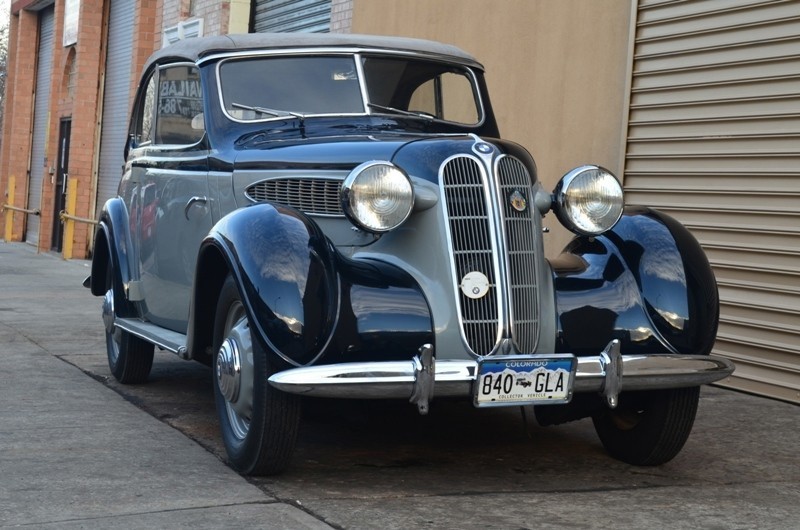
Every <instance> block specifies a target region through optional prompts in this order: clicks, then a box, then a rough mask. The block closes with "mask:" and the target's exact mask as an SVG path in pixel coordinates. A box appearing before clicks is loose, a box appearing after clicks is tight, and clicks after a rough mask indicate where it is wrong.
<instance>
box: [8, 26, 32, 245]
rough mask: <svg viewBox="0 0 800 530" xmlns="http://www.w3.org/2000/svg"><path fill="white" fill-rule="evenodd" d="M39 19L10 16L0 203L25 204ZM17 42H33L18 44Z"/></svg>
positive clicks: (18, 230)
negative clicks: (0, 199) (11, 189)
mask: <svg viewBox="0 0 800 530" xmlns="http://www.w3.org/2000/svg"><path fill="white" fill-rule="evenodd" d="M38 34H39V19H38V16H37V15H36V13H30V12H27V11H21V12H20V13H19V14H16V15H12V16H11V19H10V25H9V50H8V65H7V72H8V74H7V75H8V78H7V81H6V97H5V100H4V102H3V104H4V105H5V115H4V116H5V117H4V122H3V148H2V159H1V160H0V191H2V194H3V204H13V205H14V206H21V207H22V206H26V202H27V198H28V191H27V178H28V177H27V175H28V164H29V163H30V149H31V138H30V134H29V132H30V130H31V128H32V127H33V113H32V110H31V109H32V108H33V93H34V85H35V83H36V68H35V65H36V45H35V43H36V42H37V41H38ZM19 43H33V45H30V44H27V45H25V44H23V45H20V44H19ZM11 176H13V177H15V180H16V193H15V194H14V197H8V196H7V191H8V181H9V177H11ZM24 218H25V216H24V215H23V214H21V213H15V214H14V217H13V232H12V241H20V240H21V239H22V234H23V229H24V226H23V223H24ZM5 219H6V216H5V213H4V214H3V215H2V216H0V228H2V231H0V234H4V233H5Z"/></svg>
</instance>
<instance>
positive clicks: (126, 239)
mask: <svg viewBox="0 0 800 530" xmlns="http://www.w3.org/2000/svg"><path fill="white" fill-rule="evenodd" d="M129 220H130V218H129V216H128V209H127V208H126V207H125V203H124V202H123V201H122V199H120V198H119V197H116V198H112V199H109V200H108V201H106V203H105V204H104V205H103V210H102V212H101V213H100V219H99V220H98V224H97V229H96V231H95V236H94V247H93V248H94V253H93V255H92V268H91V280H90V289H91V293H92V294H93V295H95V296H103V295H105V294H106V291H108V289H109V288H110V287H111V286H110V285H108V284H107V283H106V278H107V273H108V267H111V270H112V276H111V281H112V282H113V287H114V310H115V312H116V314H117V315H119V316H122V317H131V316H136V314H137V312H136V308H135V306H134V305H133V304H132V303H130V302H129V301H128V300H127V297H126V294H125V293H126V289H125V287H126V286H127V285H128V283H129V282H130V281H131V280H132V279H133V277H132V272H131V267H130V258H129V256H130V253H131V249H132V248H133V246H132V245H131V239H130V230H129V229H128V225H129Z"/></svg>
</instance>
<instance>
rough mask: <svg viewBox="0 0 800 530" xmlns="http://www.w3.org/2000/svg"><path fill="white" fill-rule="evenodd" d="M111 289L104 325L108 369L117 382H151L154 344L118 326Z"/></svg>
mask: <svg viewBox="0 0 800 530" xmlns="http://www.w3.org/2000/svg"><path fill="white" fill-rule="evenodd" d="M110 274H111V271H110V267H109V279H108V282H107V283H108V285H109V286H110V288H109V289H108V291H107V292H106V295H105V298H104V299H103V322H104V325H105V328H106V354H107V355H108V367H109V369H110V370H111V374H112V375H113V376H114V377H115V378H116V380H117V381H119V382H120V383H123V384H138V383H144V382H145V381H147V377H148V376H149V375H150V369H151V368H152V367H153V349H154V348H153V345H152V344H151V343H149V342H147V341H146V340H143V339H140V338H139V337H136V336H134V335H131V334H130V333H128V332H127V331H124V330H121V329H120V328H118V327H117V326H116V325H115V323H114V322H115V320H116V313H115V311H114V288H113V283H112V281H111V279H110Z"/></svg>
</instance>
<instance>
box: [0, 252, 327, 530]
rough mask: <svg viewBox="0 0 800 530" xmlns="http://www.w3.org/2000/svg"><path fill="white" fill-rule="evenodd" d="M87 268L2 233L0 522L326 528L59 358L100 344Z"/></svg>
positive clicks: (61, 525)
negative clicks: (91, 308)
mask: <svg viewBox="0 0 800 530" xmlns="http://www.w3.org/2000/svg"><path fill="white" fill-rule="evenodd" d="M88 272H89V263H88V262H83V261H68V262H65V261H62V260H61V259H60V258H59V257H57V256H53V255H49V254H38V255H37V254H36V252H35V250H34V249H33V248H31V247H29V246H27V245H25V244H6V243H0V359H2V363H0V403H2V407H0V527H6V526H35V527H37V528H50V527H53V528H55V527H57V528H84V527H103V528H122V527H124V528H152V527H156V528H158V527H170V528H180V527H192V528H232V527H268V528H292V529H297V528H330V527H329V526H328V525H326V524H324V523H322V522H321V521H319V520H318V519H316V518H315V517H313V516H311V515H309V514H307V513H306V512H304V511H302V510H301V509H299V508H297V507H295V506H293V505H291V504H288V503H285V502H281V501H279V500H277V499H275V498H273V497H270V496H268V495H266V494H265V493H264V492H262V491H261V490H260V489H259V488H257V487H256V486H254V485H252V484H250V483H249V482H248V481H247V480H245V479H244V478H242V477H241V476H239V475H238V474H236V473H235V472H234V471H232V470H231V469H230V468H228V467H227V466H226V465H225V464H224V463H223V462H221V461H220V460H219V459H218V458H217V457H215V456H214V455H213V454H211V453H209V452H208V451H206V450H204V449H203V448H201V447H200V446H199V445H197V444H196V443H195V442H193V441H192V440H190V439H189V438H187V437H186V436H184V435H183V434H181V433H180V432H178V431H176V430H175V429H173V428H172V427H170V426H168V425H166V424H164V423H162V422H160V421H158V420H157V419H155V418H153V417H152V416H150V415H149V414H147V413H146V412H144V411H142V410H140V409H138V408H137V407H136V406H134V405H133V404H131V403H129V402H128V401H126V400H125V399H123V398H122V397H121V396H120V395H119V394H117V393H115V392H113V391H112V390H110V389H109V388H107V387H105V386H104V385H102V384H101V383H100V382H98V381H96V380H95V379H93V378H91V377H88V376H87V375H86V374H84V373H83V372H81V371H80V370H79V369H78V368H76V367H75V366H73V365H71V364H68V363H67V362H65V361H64V360H62V357H65V356H69V355H74V354H77V353H80V352H81V351H84V350H86V349H91V350H97V351H99V352H102V351H105V344H104V337H103V333H102V329H101V327H100V319H99V315H100V300H99V299H98V298H93V297H91V296H89V293H88V291H87V290H86V289H84V288H83V287H82V286H81V282H82V280H83V279H84V278H85V277H86V276H87V275H88ZM87 304H92V305H95V306H96V307H97V311H96V317H97V318H87V311H86V308H87ZM95 353H97V352H95Z"/></svg>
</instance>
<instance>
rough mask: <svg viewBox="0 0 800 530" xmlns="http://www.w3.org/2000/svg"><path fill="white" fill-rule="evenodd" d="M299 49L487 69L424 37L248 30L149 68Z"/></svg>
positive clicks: (188, 45)
mask: <svg viewBox="0 0 800 530" xmlns="http://www.w3.org/2000/svg"><path fill="white" fill-rule="evenodd" d="M296 48H309V49H313V48H344V49H348V48H352V49H370V50H400V51H405V52H413V53H420V54H423V55H428V56H438V57H443V58H450V59H455V60H456V61H457V62H460V63H468V64H469V65H470V66H475V67H478V68H480V69H483V67H482V66H481V65H480V63H478V62H477V61H476V60H475V58H474V57H472V56H471V55H469V54H468V53H466V52H464V51H462V50H461V49H459V48H457V47H455V46H451V45H449V44H442V43H439V42H434V41H428V40H422V39H410V38H405V37H380V36H376V35H357V34H351V33H244V34H238V35H219V36H213V37H199V38H192V39H185V40H181V41H179V42H176V43H175V44H171V45H169V46H167V47H165V48H162V49H160V50H158V51H157V52H155V53H154V54H153V55H151V56H150V58H149V59H148V61H147V64H146V65H145V70H147V69H148V68H150V66H151V65H152V64H153V63H165V62H173V61H175V60H185V61H189V62H202V60H203V58H205V57H210V56H212V55H217V54H228V53H236V52H242V51H244V52H246V51H256V50H281V49H296Z"/></svg>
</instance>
